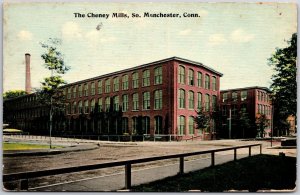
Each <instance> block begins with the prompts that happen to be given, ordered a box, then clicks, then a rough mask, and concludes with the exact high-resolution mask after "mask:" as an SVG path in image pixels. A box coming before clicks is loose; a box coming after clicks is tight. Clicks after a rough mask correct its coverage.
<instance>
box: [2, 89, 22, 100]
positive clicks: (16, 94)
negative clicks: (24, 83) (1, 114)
mask: <svg viewBox="0 0 300 195" xmlns="http://www.w3.org/2000/svg"><path fill="white" fill-rule="evenodd" d="M26 94H27V93H26V92H25V91H24V90H9V91H6V92H4V93H3V100H7V99H11V98H16V97H19V96H22V95H26Z"/></svg>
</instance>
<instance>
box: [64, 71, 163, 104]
mask: <svg viewBox="0 0 300 195" xmlns="http://www.w3.org/2000/svg"><path fill="white" fill-rule="evenodd" d="M121 82H122V83H121V89H122V90H128V89H129V79H128V75H127V74H126V75H123V76H122V78H121ZM131 83H132V88H133V89H135V88H138V87H139V74H138V72H134V73H132V81H131ZM158 84H162V66H159V67H156V68H154V85H158ZM142 86H143V87H147V86H150V70H148V69H147V70H144V71H143V72H142ZM96 89H97V90H96ZM119 90H120V78H119V77H114V78H112V87H111V79H110V78H108V79H105V80H99V81H98V82H97V88H96V84H95V82H92V83H91V84H90V85H88V84H87V83H86V84H83V85H78V92H77V86H74V87H70V88H68V89H67V99H71V98H76V97H77V95H78V97H82V96H89V95H95V94H96V93H97V94H102V93H103V92H104V93H110V92H111V91H113V92H116V91H119Z"/></svg>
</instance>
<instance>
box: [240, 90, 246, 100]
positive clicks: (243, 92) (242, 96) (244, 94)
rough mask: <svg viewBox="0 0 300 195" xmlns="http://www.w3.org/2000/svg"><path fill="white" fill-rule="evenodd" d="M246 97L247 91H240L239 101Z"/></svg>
mask: <svg viewBox="0 0 300 195" xmlns="http://www.w3.org/2000/svg"><path fill="white" fill-rule="evenodd" d="M246 99H247V91H241V101H245V100H246Z"/></svg>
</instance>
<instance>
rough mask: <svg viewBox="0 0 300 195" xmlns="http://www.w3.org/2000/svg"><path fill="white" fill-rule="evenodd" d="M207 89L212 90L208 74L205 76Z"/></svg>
mask: <svg viewBox="0 0 300 195" xmlns="http://www.w3.org/2000/svg"><path fill="white" fill-rule="evenodd" d="M205 89H210V77H209V75H208V74H206V75H205Z"/></svg>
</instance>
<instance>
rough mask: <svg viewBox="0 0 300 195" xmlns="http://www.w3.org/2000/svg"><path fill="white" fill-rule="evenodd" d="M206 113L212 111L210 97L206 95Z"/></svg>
mask: <svg viewBox="0 0 300 195" xmlns="http://www.w3.org/2000/svg"><path fill="white" fill-rule="evenodd" d="M205 111H207V112H209V111H210V97H209V95H208V94H206V95H205Z"/></svg>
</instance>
